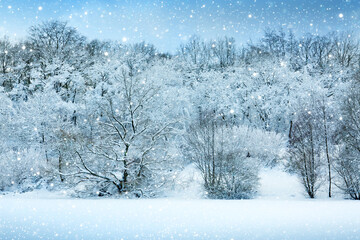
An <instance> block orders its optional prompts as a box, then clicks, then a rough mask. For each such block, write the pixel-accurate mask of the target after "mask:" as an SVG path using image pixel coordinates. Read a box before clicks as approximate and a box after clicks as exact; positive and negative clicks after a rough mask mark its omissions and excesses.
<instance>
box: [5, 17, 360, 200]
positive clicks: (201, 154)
mask: <svg viewBox="0 0 360 240" xmlns="http://www.w3.org/2000/svg"><path fill="white" fill-rule="evenodd" d="M359 70H360V45H359V42H358V40H357V39H356V37H355V36H353V35H352V33H351V32H331V33H329V34H327V35H323V36H316V35H313V34H305V35H303V36H296V35H295V34H294V33H292V32H291V31H285V30H282V29H266V30H264V33H263V37H262V38H261V39H258V40H257V41H255V42H251V43H248V44H246V45H240V44H239V45H237V43H236V42H235V40H234V38H232V37H226V36H224V37H222V38H216V39H213V40H206V39H202V38H200V37H198V36H195V35H194V36H192V37H191V38H190V39H189V40H188V41H187V42H184V43H183V44H182V45H180V46H179V47H178V50H177V51H176V53H171V54H170V53H162V52H159V51H158V50H157V49H156V47H155V46H154V45H152V44H150V43H145V42H141V43H136V44H126V43H123V42H121V41H104V40H89V39H87V38H86V37H85V36H83V35H82V34H81V33H80V32H78V30H77V29H75V28H73V27H71V26H69V25H68V24H67V23H66V22H62V21H46V22H43V23H41V24H38V25H34V26H32V27H31V28H30V29H29V30H28V35H27V37H26V38H24V39H23V40H21V41H13V40H10V38H8V37H6V36H5V37H2V38H1V39H0V139H1V141H0V192H28V191H32V190H35V189H47V190H49V191H62V190H63V191H67V192H68V193H69V194H70V195H71V196H73V197H81V198H88V197H113V198H118V197H120V198H121V197H126V198H155V197H164V196H166V194H167V193H168V192H169V191H170V190H171V189H173V188H174V185H175V184H176V182H177V181H179V177H180V173H181V171H182V170H183V169H184V168H185V167H186V166H188V165H189V164H193V165H194V166H196V168H197V170H198V171H199V173H200V174H201V178H202V181H203V189H204V193H205V194H204V197H205V198H212V199H249V198H253V197H255V196H256V193H257V189H258V186H259V171H260V169H262V168H272V167H275V166H283V168H284V169H285V170H286V171H287V172H289V173H291V174H294V175H296V176H297V177H298V179H299V181H300V182H301V184H302V186H303V191H304V193H305V194H306V195H307V196H308V197H309V198H316V196H317V191H318V189H319V188H320V187H324V186H325V187H326V189H327V191H328V196H329V197H331V196H332V194H333V189H334V188H335V187H336V188H338V189H340V190H341V191H342V192H343V194H344V197H345V198H350V199H356V200H360V71H359Z"/></svg>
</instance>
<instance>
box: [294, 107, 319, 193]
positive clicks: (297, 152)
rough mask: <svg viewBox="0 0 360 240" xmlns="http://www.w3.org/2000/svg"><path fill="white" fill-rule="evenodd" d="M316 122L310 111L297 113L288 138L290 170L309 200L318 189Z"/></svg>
mask: <svg viewBox="0 0 360 240" xmlns="http://www.w3.org/2000/svg"><path fill="white" fill-rule="evenodd" d="M318 120H319V119H317V117H316V114H315V113H312V112H311V111H310V110H308V111H303V112H300V113H297V119H296V120H295V121H294V122H293V126H292V133H291V136H290V154H291V159H290V168H291V169H292V171H294V172H295V173H296V174H297V175H298V176H299V177H300V179H301V181H302V184H303V186H304V188H305V190H306V192H307V194H308V195H309V197H310V198H314V197H315V195H316V191H317V190H318V188H319V187H320V184H319V181H320V166H321V160H320V145H319V135H320V133H319V129H318V127H317V124H318Z"/></svg>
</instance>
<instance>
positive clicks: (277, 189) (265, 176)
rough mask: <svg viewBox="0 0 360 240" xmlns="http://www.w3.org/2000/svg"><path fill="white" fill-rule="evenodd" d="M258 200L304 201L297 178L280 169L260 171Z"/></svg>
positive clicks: (301, 188)
mask: <svg viewBox="0 0 360 240" xmlns="http://www.w3.org/2000/svg"><path fill="white" fill-rule="evenodd" d="M259 175H260V188H259V196H258V198H262V199H263V198H265V199H283V200H284V199H305V195H304V191H303V187H302V186H301V183H300V182H299V180H298V178H297V177H296V176H294V175H291V174H289V173H286V172H285V171H284V170H283V169H281V168H273V169H263V170H261V171H260V174H259Z"/></svg>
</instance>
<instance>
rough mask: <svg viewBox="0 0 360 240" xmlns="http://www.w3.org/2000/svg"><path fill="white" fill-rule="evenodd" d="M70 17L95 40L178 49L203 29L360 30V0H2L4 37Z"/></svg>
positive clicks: (247, 34)
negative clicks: (137, 43) (35, 25)
mask: <svg viewBox="0 0 360 240" xmlns="http://www.w3.org/2000/svg"><path fill="white" fill-rule="evenodd" d="M49 19H58V20H64V21H68V22H69V25H71V26H73V27H76V28H78V30H79V31H80V32H81V33H82V34H84V35H85V36H86V37H88V38H89V39H93V38H99V39H112V40H124V41H127V42H139V41H146V42H150V43H153V44H155V45H156V47H158V48H159V49H160V50H161V51H170V52H173V51H175V50H176V48H177V47H178V46H179V44H180V43H181V42H184V41H186V40H187V39H188V38H189V37H190V36H191V35H193V34H197V35H200V36H201V37H203V38H205V39H210V38H217V37H221V36H225V35H226V36H232V37H234V38H235V39H236V41H237V43H238V44H246V42H247V41H248V40H250V39H252V40H257V39H258V38H259V37H260V36H261V35H262V33H263V31H264V29H266V28H267V27H270V28H274V29H279V28H283V29H285V30H286V29H292V30H293V31H294V32H295V34H297V35H301V34H303V33H305V32H310V33H312V34H324V33H327V32H331V31H344V30H345V31H352V32H354V34H358V33H359V32H360V31H359V30H360V1H358V0H283V1H279V0H273V1H264V0H238V1H237V0H223V1H220V0H214V1H211V0H210V1H208V0H206V1H205V0H193V1H191V0H188V1H179V0H172V1H171V0H164V1H160V0H155V1H135V0H103V1H95V0H88V1H79V0H49V1H44V0H43V1H39V0H0V36H2V35H8V36H10V37H12V38H16V39H21V38H23V37H24V36H25V35H26V33H27V29H28V28H29V27H30V26H31V25H34V24H38V23H41V22H43V21H46V20H49Z"/></svg>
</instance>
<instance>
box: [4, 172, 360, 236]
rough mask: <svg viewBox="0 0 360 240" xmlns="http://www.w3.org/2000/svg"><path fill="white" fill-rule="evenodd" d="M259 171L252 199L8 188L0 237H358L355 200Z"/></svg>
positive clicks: (359, 206)
mask: <svg viewBox="0 0 360 240" xmlns="http://www.w3.org/2000/svg"><path fill="white" fill-rule="evenodd" d="M261 176H262V181H261V183H262V186H261V188H260V196H259V198H258V199H254V200H239V201H223V200H201V199H197V200H190V199H186V198H182V199H179V198H168V199H154V200H125V199H123V200H119V199H102V200H99V199H96V200H95V199H94V200H89V199H88V200H84V199H69V198H66V197H65V196H62V195H60V194H55V195H54V194H53V195H49V194H48V193H44V192H34V193H30V194H22V195H11V194H9V195H5V196H2V197H1V198H0V239H56V238H57V239H360V215H359V212H360V202H359V201H351V200H341V199H333V200H327V199H316V200H310V199H306V198H305V197H304V196H303V194H302V192H301V186H300V185H298V182H297V181H296V179H295V178H294V177H293V176H290V175H287V174H285V173H282V172H281V171H278V170H271V171H269V170H266V171H263V172H262V173H261ZM275 183H277V184H275ZM294 188H296V191H295V190H294ZM194 189H196V187H194V188H193V190H194ZM44 194H45V195H44Z"/></svg>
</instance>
